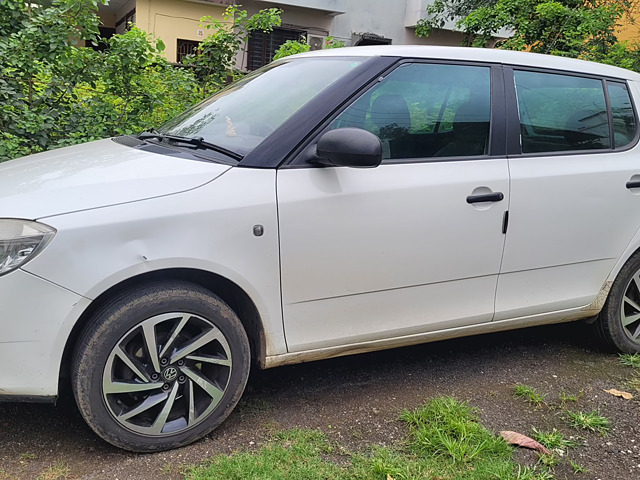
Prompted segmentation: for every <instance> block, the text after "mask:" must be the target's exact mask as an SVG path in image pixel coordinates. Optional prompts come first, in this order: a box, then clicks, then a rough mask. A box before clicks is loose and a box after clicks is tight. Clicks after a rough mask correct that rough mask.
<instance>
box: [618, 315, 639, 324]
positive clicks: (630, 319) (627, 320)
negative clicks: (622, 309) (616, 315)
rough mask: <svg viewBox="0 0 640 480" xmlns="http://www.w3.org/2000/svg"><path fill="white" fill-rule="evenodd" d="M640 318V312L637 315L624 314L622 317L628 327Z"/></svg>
mask: <svg viewBox="0 0 640 480" xmlns="http://www.w3.org/2000/svg"><path fill="white" fill-rule="evenodd" d="M638 320H640V313H636V314H635V315H629V316H624V317H623V318H622V326H623V327H627V326H629V325H631V324H632V323H634V322H637V321H638Z"/></svg>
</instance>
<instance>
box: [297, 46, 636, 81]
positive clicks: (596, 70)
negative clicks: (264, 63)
mask: <svg viewBox="0 0 640 480" xmlns="http://www.w3.org/2000/svg"><path fill="white" fill-rule="evenodd" d="M319 56H341V57H345V56H347V57H409V58H425V59H437V60H462V61H470V62H492V63H501V64H505V65H517V66H526V67H536V68H552V69H554V70H565V71H570V72H578V73H588V74H595V75H601V76H607V77H617V78H624V79H628V80H636V81H640V74H638V73H636V72H633V71H631V70H627V69H624V68H619V67H614V66H611V65H605V64H602V63H596V62H587V61H585V60H577V59H574V58H566V57H560V56H557V55H542V54H539V53H529V52H514V51H511V50H500V49H495V48H471V47H443V46H431V45H380V46H363V47H345V48H330V49H324V50H317V51H315V52H307V53H301V54H298V55H296V57H319Z"/></svg>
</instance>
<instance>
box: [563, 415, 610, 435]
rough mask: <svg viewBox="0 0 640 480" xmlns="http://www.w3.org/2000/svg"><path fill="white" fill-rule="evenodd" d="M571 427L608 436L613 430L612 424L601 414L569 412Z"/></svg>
mask: <svg viewBox="0 0 640 480" xmlns="http://www.w3.org/2000/svg"><path fill="white" fill-rule="evenodd" d="M567 415H568V421H569V425H571V426H572V427H575V428H581V429H583V430H590V431H592V432H598V433H600V434H601V435H606V434H607V432H608V431H609V429H610V428H611V422H610V421H609V419H608V418H606V417H603V416H602V415H600V413H599V412H596V411H592V412H569V411H568V412H567Z"/></svg>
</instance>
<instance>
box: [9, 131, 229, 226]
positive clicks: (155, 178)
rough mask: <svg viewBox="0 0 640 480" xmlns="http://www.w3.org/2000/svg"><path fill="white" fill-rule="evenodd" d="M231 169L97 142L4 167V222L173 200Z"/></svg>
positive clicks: (116, 144)
mask: <svg viewBox="0 0 640 480" xmlns="http://www.w3.org/2000/svg"><path fill="white" fill-rule="evenodd" d="M229 168H231V167H229V166H228V165H222V164H217V163H212V162H205V161H197V160H191V159H185V158H178V157H173V156H168V155H162V154H157V153H152V152H145V151H141V150H138V149H135V148H131V147H128V146H124V145H121V144H118V143H116V142H114V141H112V140H110V139H107V140H98V141H95V142H90V143H85V144H83V145H76V146H73V147H67V148H61V149H59V150H52V151H49V152H44V153H39V154H36V155H31V156H28V157H24V158H19V159H16V160H11V161H8V162H4V163H0V217H5V218H6V217H13V218H25V219H37V218H43V217H49V216H52V215H59V214H63V213H69V212H73V211H78V210H88V209H92V208H98V207H106V206H109V205H115V204H119V203H127V202H135V201H139V200H144V199H147V198H152V197H157V196H162V195H170V194H173V193H178V192H182V191H185V190H191V189H193V188H196V187H199V186H201V185H204V184H205V183H208V182H210V181H211V180H213V179H215V178H216V177H218V176H220V175H222V174H223V173H224V172H226V171H227V170H228V169H229Z"/></svg>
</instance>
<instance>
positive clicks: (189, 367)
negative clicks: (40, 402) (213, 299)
mask: <svg viewBox="0 0 640 480" xmlns="http://www.w3.org/2000/svg"><path fill="white" fill-rule="evenodd" d="M232 368H233V364H232V360H231V350H230V347H229V342H228V341H227V339H226V338H225V336H224V334H223V333H222V331H221V330H220V329H219V328H217V327H216V326H215V325H214V324H213V323H212V322H210V321H209V320H207V319H205V318H203V317H201V316H198V315H194V314H190V313H186V312H176V313H165V314H162V315H157V316H154V317H151V318H148V319H146V320H144V321H142V322H141V323H139V324H138V325H136V326H135V327H134V328H132V329H131V330H129V331H128V332H127V333H126V334H125V335H124V336H122V338H121V339H120V340H119V341H118V342H117V343H116V345H115V346H114V347H113V349H112V350H111V353H110V354H109V356H108V358H107V362H106V364H105V369H104V373H103V378H102V394H103V398H104V401H105V403H106V405H107V408H108V409H109V412H110V413H111V415H112V416H113V418H114V419H115V420H116V421H117V422H118V423H120V424H121V425H122V426H123V427H125V428H127V429H129V430H132V431H134V432H136V433H140V434H144V435H149V436H162V435H172V434H175V433H178V432H182V431H185V430H188V429H190V428H192V427H194V426H196V425H198V424H199V423H201V422H202V421H203V420H205V419H206V418H207V417H208V416H209V415H210V414H211V413H212V412H213V411H214V410H215V409H216V407H217V406H218V405H219V403H220V401H221V400H222V398H223V396H224V394H225V392H226V390H227V387H228V384H229V380H230V378H231V371H232Z"/></svg>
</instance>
